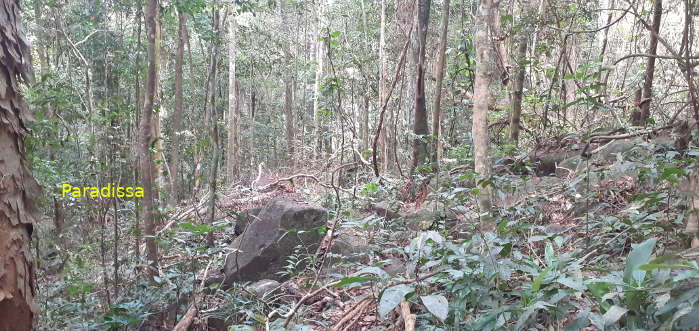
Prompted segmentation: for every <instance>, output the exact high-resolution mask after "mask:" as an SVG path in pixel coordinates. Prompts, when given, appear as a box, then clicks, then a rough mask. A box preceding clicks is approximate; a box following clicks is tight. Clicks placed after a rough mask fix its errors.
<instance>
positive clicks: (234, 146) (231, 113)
mask: <svg viewBox="0 0 699 331" xmlns="http://www.w3.org/2000/svg"><path fill="white" fill-rule="evenodd" d="M233 9H234V10H233V11H231V13H230V21H229V22H228V150H227V151H226V153H227V154H228V155H227V157H226V161H227V163H228V164H227V166H226V171H225V173H226V181H227V182H228V184H231V183H233V180H234V179H235V178H236V176H237V175H238V172H239V168H238V164H239V161H238V157H237V154H238V153H236V151H237V150H238V136H239V132H238V126H239V125H238V122H239V120H240V111H239V109H238V94H237V93H236V90H237V83H236V79H235V53H236V49H237V43H236V42H237V41H236V36H235V34H236V30H237V28H238V27H237V25H238V24H237V22H236V16H235V8H233Z"/></svg>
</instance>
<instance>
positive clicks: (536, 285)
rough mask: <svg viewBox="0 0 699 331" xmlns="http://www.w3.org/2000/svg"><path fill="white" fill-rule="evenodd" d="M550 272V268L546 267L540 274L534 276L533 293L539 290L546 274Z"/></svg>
mask: <svg viewBox="0 0 699 331" xmlns="http://www.w3.org/2000/svg"><path fill="white" fill-rule="evenodd" d="M548 273H549V268H546V269H544V270H542V271H541V272H540V273H539V275H538V276H536V277H535V278H534V280H533V281H532V293H536V292H539V288H540V287H541V282H542V281H543V280H544V277H546V274H548Z"/></svg>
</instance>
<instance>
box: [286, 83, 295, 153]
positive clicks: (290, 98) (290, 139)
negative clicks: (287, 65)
mask: <svg viewBox="0 0 699 331" xmlns="http://www.w3.org/2000/svg"><path fill="white" fill-rule="evenodd" d="M292 86H293V85H292V82H291V78H290V77H288V76H287V77H284V117H285V121H284V122H285V127H286V151H287V156H288V158H289V164H290V165H293V164H294V160H295V158H294V139H295V138H294V112H293V104H294V92H293V88H292Z"/></svg>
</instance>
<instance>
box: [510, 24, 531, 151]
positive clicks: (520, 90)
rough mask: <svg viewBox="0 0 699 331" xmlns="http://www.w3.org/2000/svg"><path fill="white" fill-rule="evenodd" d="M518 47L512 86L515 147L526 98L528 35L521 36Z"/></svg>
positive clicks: (511, 130)
mask: <svg viewBox="0 0 699 331" xmlns="http://www.w3.org/2000/svg"><path fill="white" fill-rule="evenodd" d="M519 38H520V39H519V41H518V45H517V74H516V75H515V81H514V84H513V85H512V113H511V114H510V142H511V143H512V144H513V145H515V146H516V145H517V144H518V143H519V126H520V117H521V115H522V97H523V96H524V76H525V73H526V71H527V65H526V63H527V62H526V61H525V60H526V57H527V45H528V42H529V41H528V40H527V39H528V38H527V36H526V35H521V36H519Z"/></svg>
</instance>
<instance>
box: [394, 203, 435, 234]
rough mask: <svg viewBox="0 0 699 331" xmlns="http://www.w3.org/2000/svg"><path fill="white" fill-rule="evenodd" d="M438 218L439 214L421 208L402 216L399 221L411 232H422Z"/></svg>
mask: <svg viewBox="0 0 699 331" xmlns="http://www.w3.org/2000/svg"><path fill="white" fill-rule="evenodd" d="M438 218H439V212H437V211H435V210H432V209H426V208H422V209H420V210H418V211H416V212H414V213H412V214H410V215H406V216H403V217H401V218H400V219H399V221H400V222H404V224H405V226H406V227H408V229H410V230H413V231H424V230H427V229H429V228H430V227H431V226H432V224H434V222H436V221H437V220H438Z"/></svg>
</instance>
